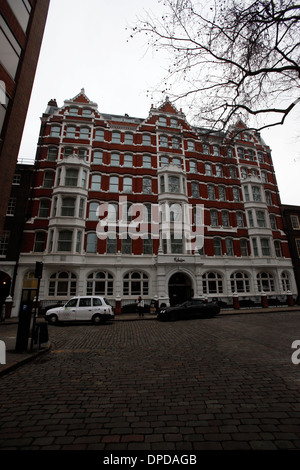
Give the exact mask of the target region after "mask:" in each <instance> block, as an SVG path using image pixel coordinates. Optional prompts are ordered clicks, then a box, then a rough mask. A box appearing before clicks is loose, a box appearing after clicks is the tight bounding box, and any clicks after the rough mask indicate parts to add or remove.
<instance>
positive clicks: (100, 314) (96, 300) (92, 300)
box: [46, 295, 114, 325]
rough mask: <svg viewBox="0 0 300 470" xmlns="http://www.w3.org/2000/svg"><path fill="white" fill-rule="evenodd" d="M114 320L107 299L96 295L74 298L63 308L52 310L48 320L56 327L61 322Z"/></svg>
mask: <svg viewBox="0 0 300 470" xmlns="http://www.w3.org/2000/svg"><path fill="white" fill-rule="evenodd" d="M113 319H114V312H113V308H112V306H111V305H109V303H108V302H107V300H106V299H104V298H103V297H98V296H94V295H86V296H82V297H81V296H80V297H73V298H72V299H70V300H69V301H68V302H67V303H66V304H65V305H64V306H63V307H56V308H50V309H49V310H48V311H47V312H46V320H47V321H48V323H49V324H52V325H55V324H56V323H58V322H59V321H74V322H75V321H92V322H93V323H95V324H97V323H104V322H106V321H107V320H113Z"/></svg>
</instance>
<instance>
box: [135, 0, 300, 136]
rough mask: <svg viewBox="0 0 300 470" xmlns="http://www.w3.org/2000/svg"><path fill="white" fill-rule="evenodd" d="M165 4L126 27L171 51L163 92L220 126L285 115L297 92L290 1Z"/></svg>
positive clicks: (296, 11)
mask: <svg viewBox="0 0 300 470" xmlns="http://www.w3.org/2000/svg"><path fill="white" fill-rule="evenodd" d="M164 5H165V7H166V14H164V15H163V16H162V17H161V18H153V17H152V16H150V15H148V16H147V18H146V19H145V20H143V21H142V20H140V21H139V23H138V25H137V26H136V27H134V28H133V32H134V34H137V33H144V34H146V35H147V37H148V38H149V45H151V46H152V47H155V48H156V49H159V48H162V49H163V50H166V51H167V52H168V53H169V54H170V64H169V73H168V75H167V77H165V79H164V82H165V83H167V87H164V90H165V91H167V92H168V95H169V97H170V99H171V100H174V101H178V100H180V101H183V100H184V101H185V104H186V105H188V106H189V108H190V109H191V110H192V111H193V112H194V114H195V115H197V116H198V118H199V119H201V120H203V121H207V122H209V123H210V124H212V123H213V124H214V126H215V127H218V128H219V129H224V128H226V127H228V126H229V125H230V122H231V121H232V120H233V119H236V118H242V119H244V120H245V121H247V119H250V120H251V116H252V117H256V118H259V119H260V121H261V122H260V123H259V125H260V127H259V128H260V129H262V128H264V127H268V126H274V125H277V124H282V123H283V122H284V121H285V119H286V117H287V115H288V114H289V113H290V111H291V110H292V109H293V108H294V107H295V106H296V105H297V104H298V103H299V96H300V42H299V39H298V38H299V37H300V4H298V3H297V2H296V0H276V1H275V0H219V1H216V0H215V1H214V0H209V1H208V2H205V1H204V0H164ZM279 116H280V118H279V119H278V117H279ZM274 120H275V121H274ZM262 126H263V127H262Z"/></svg>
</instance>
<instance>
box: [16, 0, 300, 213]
mask: <svg viewBox="0 0 300 470" xmlns="http://www.w3.org/2000/svg"><path fill="white" fill-rule="evenodd" d="M161 9H162V3H161V2H160V1H159V0H126V2H125V1H124V0H110V2H107V0H85V1H84V2H83V1H82V0H50V9H49V14H48V20H47V25H46V29H45V33H44V39H43V44H42V48H41V53H40V60H39V64H38V68H37V72H36V77H35V82H34V87H33V91H32V95H31V102H30V106H29V110H28V115H27V120H26V125H25V129H24V134H23V140H22V144H21V148H20V152H19V160H25V159H26V160H28V159H30V160H34V158H35V153H36V144H37V141H38V135H39V128H40V117H41V115H42V113H43V112H44V111H45V109H46V106H47V103H48V101H49V100H50V99H52V98H55V99H56V100H57V103H58V106H62V105H63V102H64V100H65V99H70V98H73V97H74V96H76V95H77V94H78V93H79V92H80V90H81V88H84V89H85V92H86V94H87V96H88V97H89V98H90V99H91V101H94V102H96V103H97V104H98V107H99V111H100V112H103V113H114V114H125V113H127V114H129V115H131V116H136V117H141V118H146V117H147V116H148V113H149V110H150V107H151V104H152V103H153V104H154V105H156V104H158V103H157V97H156V100H155V101H153V98H152V97H151V94H150V95H148V96H147V90H148V89H152V88H155V85H156V84H158V83H159V82H160V80H162V79H163V76H164V73H165V70H166V69H167V65H168V63H167V57H166V55H165V53H163V52H159V53H156V52H153V51H152V50H149V49H148V48H147V45H146V38H145V37H142V36H138V37H135V38H133V39H130V31H129V30H126V27H130V26H133V25H134V24H135V22H136V19H137V17H143V16H145V11H147V10H151V11H152V12H154V13H157V14H158V13H159V11H161ZM162 99H163V97H162ZM182 107H183V112H186V113H187V110H185V109H184V104H182ZM192 123H193V122H192ZM193 124H196V123H193ZM262 137H263V138H264V140H265V142H266V144H268V145H269V146H270V147H271V150H272V157H273V162H274V166H275V171H276V176H277V181H278V185H279V191H280V196H281V201H282V203H284V204H295V205H300V189H299V179H300V106H299V107H298V109H296V110H294V111H293V113H292V115H291V116H289V117H288V118H287V119H286V122H285V125H284V126H280V127H276V128H271V129H269V130H264V131H262Z"/></svg>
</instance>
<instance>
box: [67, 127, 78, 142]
mask: <svg viewBox="0 0 300 470" xmlns="http://www.w3.org/2000/svg"><path fill="white" fill-rule="evenodd" d="M75 134H76V127H75V126H68V127H67V132H66V137H67V138H68V139H75Z"/></svg>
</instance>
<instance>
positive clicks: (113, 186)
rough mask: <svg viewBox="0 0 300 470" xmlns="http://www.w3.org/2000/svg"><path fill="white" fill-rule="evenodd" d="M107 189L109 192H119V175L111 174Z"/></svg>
mask: <svg viewBox="0 0 300 470" xmlns="http://www.w3.org/2000/svg"><path fill="white" fill-rule="evenodd" d="M109 191H110V192H111V193H118V192H119V177H118V176H111V177H110V179H109Z"/></svg>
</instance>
